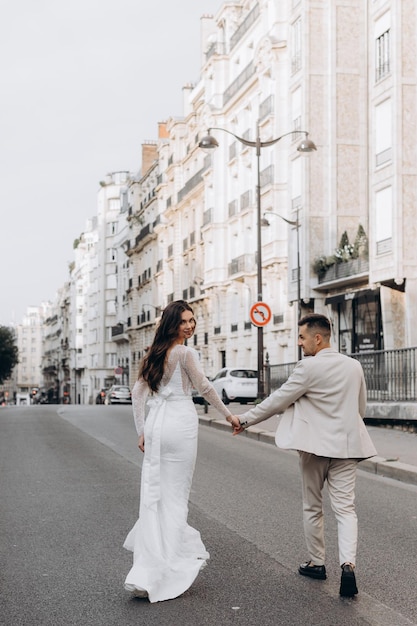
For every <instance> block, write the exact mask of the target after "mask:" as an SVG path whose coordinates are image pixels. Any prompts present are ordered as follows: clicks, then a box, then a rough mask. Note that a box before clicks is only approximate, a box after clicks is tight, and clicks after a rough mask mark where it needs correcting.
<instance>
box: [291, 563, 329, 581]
mask: <svg viewBox="0 0 417 626" xmlns="http://www.w3.org/2000/svg"><path fill="white" fill-rule="evenodd" d="M298 573H299V574H301V576H310V578H318V579H319V580H325V579H326V578H327V576H326V568H325V567H324V565H311V561H307V563H303V564H302V565H300V567H299V568H298Z"/></svg>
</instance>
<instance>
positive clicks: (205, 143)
mask: <svg viewBox="0 0 417 626" xmlns="http://www.w3.org/2000/svg"><path fill="white" fill-rule="evenodd" d="M212 130H219V131H222V132H224V133H228V134H229V135H232V137H234V138H235V139H236V140H237V141H239V142H240V143H242V144H243V145H245V146H248V147H250V148H255V149H256V161H257V183H256V209H257V292H258V294H257V298H258V302H262V237H261V226H262V217H261V149H262V148H267V147H268V146H273V145H274V144H276V143H278V142H279V141H281V139H283V138H284V137H288V136H290V135H297V134H302V135H304V138H303V140H302V141H301V143H300V144H299V145H298V146H297V150H298V152H313V151H314V150H317V148H316V146H315V144H314V143H313V142H312V141H311V139H309V138H308V132H307V131H305V130H293V131H290V132H288V133H285V134H284V135H281V136H280V137H277V138H276V139H269V140H268V141H261V138H260V129H259V122H258V123H257V127H256V140H255V141H249V140H248V139H245V138H244V137H239V136H238V135H235V134H234V133H232V132H231V131H230V130H227V129H226V128H215V127H212V128H209V129H208V131H207V135H206V136H205V137H203V138H202V139H201V141H200V142H199V144H198V145H199V147H200V148H202V149H203V150H204V151H205V152H208V153H210V151H212V150H214V149H215V148H218V146H219V143H218V141H217V139H216V138H215V137H213V136H212V135H211V134H210V133H211V131H212ZM297 233H298V229H297ZM298 271H299V270H298ZM257 356H258V393H257V397H258V399H260V400H262V398H263V397H264V395H265V391H264V390H265V376H264V338H263V326H258V355H257Z"/></svg>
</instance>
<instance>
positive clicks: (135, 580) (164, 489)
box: [124, 344, 230, 602]
mask: <svg viewBox="0 0 417 626" xmlns="http://www.w3.org/2000/svg"><path fill="white" fill-rule="evenodd" d="M193 387H195V388H196V389H198V391H199V392H200V393H201V394H202V395H203V396H204V397H205V398H206V399H207V401H208V402H210V404H212V405H213V406H214V407H215V408H216V409H217V410H218V411H219V412H220V413H221V414H222V415H224V416H225V417H227V416H229V415H230V411H229V410H228V409H227V408H226V407H225V406H224V404H223V403H222V402H221V400H220V398H219V397H218V395H217V393H216V392H215V390H214V389H213V387H212V386H211V384H210V382H209V381H208V380H207V378H206V376H205V375H204V372H203V370H202V368H201V365H200V363H199V360H198V354H197V352H196V351H195V350H194V349H193V348H189V347H187V346H184V345H181V344H180V345H177V346H175V347H174V348H173V349H172V350H171V352H170V354H169V357H168V360H167V365H166V368H165V372H164V376H163V378H162V381H161V385H160V388H159V390H158V393H156V394H150V393H149V388H148V386H147V384H146V383H145V381H144V380H142V379H139V380H138V381H137V382H136V383H135V386H134V387H133V391H132V401H133V414H134V419H135V425H136V430H137V433H138V435H139V436H140V435H141V434H142V433H144V435H145V455H144V459H143V465H142V478H141V491H140V507H139V519H138V521H137V522H136V524H135V526H134V527H133V528H132V530H131V531H130V533H129V534H128V536H127V538H126V541H125V543H124V547H125V548H126V549H127V550H131V551H132V552H133V567H132V569H131V570H130V572H129V573H128V575H127V577H126V580H125V589H127V590H128V591H131V592H132V593H133V594H134V595H137V596H141V595H142V596H144V597H148V598H149V600H150V602H159V601H161V600H169V599H171V598H176V597H177V596H179V595H181V594H182V593H184V591H186V590H187V589H188V588H189V587H190V586H191V585H192V583H193V582H194V580H195V579H196V577H197V575H198V573H199V571H200V570H201V569H202V568H203V567H204V566H205V565H206V560H207V559H208V558H209V553H208V552H207V550H206V549H205V547H204V544H203V542H202V540H201V537H200V533H199V532H198V531H197V530H195V529H194V528H192V527H191V526H189V525H188V523H187V517H188V498H189V494H190V489H191V482H192V478H193V472H194V465H195V459H196V454H197V428H198V416H197V411H196V409H195V406H194V403H193V401H192V396H191V390H192V388H193ZM146 406H147V408H148V409H149V410H148V413H147V416H146V419H145V407H146Z"/></svg>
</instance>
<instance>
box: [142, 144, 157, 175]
mask: <svg viewBox="0 0 417 626" xmlns="http://www.w3.org/2000/svg"><path fill="white" fill-rule="evenodd" d="M157 158H158V151H157V145H156V143H155V142H149V143H143V144H142V168H141V175H142V176H144V175H145V174H146V172H147V171H148V170H149V169H150V168H151V167H152V165H153V164H154V163H155V161H156V159H157Z"/></svg>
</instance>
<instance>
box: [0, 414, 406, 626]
mask: <svg viewBox="0 0 417 626" xmlns="http://www.w3.org/2000/svg"><path fill="white" fill-rule="evenodd" d="M136 442H137V438H136V434H135V431H134V427H133V420H132V417H131V407H106V406H91V407H82V406H81V407H76V406H62V407H57V406H46V407H37V406H36V407H13V408H9V409H1V410H0V470H1V482H0V503H1V504H0V506H1V508H0V532H1V534H0V559H1V565H0V581H1V596H0V602H1V606H0V608H1V613H0V623H1V624H4V625H5V626H6V625H7V626H21V625H22V626H23V625H24V626H32V625H33V626H69V625H71V626H72V625H77V626H78V625H79V626H81V625H82V626H125V625H126V626H130V625H135V626H137V625H138V624H140V625H142V626H165V625H169V626H180V625H183V626H197V625H198V626H199V625H209V626H220V625H221V626H223V625H225V626H227V625H229V624H239V625H244V626H249V625H250V626H255V625H256V626H281V625H282V626H297V625H303V626H304V625H309V626H314V625H319V624H320V625H321V626H335V625H336V624H345V623H346V624H350V625H352V626H356V625H358V626H359V625H361V626H365V625H369V626H403V625H404V626H405V625H406V624H417V599H416V598H417V594H416V585H417V568H416V558H417V487H415V486H412V485H407V484H404V483H399V482H398V481H394V480H390V479H386V478H381V477H378V476H373V475H371V474H369V473H366V472H358V485H357V505H358V514H359V524H360V526H359V527H360V543H359V559H358V566H357V579H358V586H359V596H358V597H357V598H355V599H353V600H351V599H341V598H340V597H339V595H338V585H339V577H340V570H339V567H338V563H337V549H336V529H335V523H334V520H333V517H332V514H331V511H329V510H328V505H327V503H326V506H327V518H326V520H327V525H326V540H327V563H326V565H327V570H328V575H329V577H328V579H327V580H326V581H314V580H309V579H305V578H303V577H301V576H299V575H298V574H297V566H298V564H299V563H300V562H302V561H303V560H305V557H306V553H305V547H304V538H303V531H302V520H301V500H300V480H299V474H298V465H297V459H296V456H295V455H294V454H292V453H288V452H285V451H279V450H277V449H276V448H275V447H274V446H271V445H268V444H264V443H260V442H256V441H253V440H250V439H247V438H243V437H231V436H229V435H227V434H226V433H224V432H223V431H220V430H216V429H213V428H208V427H204V426H202V427H200V441H199V454H198V461H197V467H196V472H195V477H194V482H193V490H192V494H191V501H190V516H189V519H190V523H191V524H192V525H193V526H195V527H196V528H198V529H199V530H200V532H201V534H202V537H203V540H204V542H205V544H206V547H207V549H208V550H209V552H210V554H211V560H210V562H209V565H208V567H206V568H205V569H204V570H203V572H201V574H200V576H199V577H198V578H197V580H196V582H195V583H194V585H193V586H192V587H191V589H190V590H188V591H187V592H186V593H185V594H184V595H183V596H181V597H180V598H177V599H176V600H171V601H167V602H162V603H156V604H150V603H149V602H148V601H147V600H140V599H132V598H130V595H129V594H128V593H127V592H125V591H124V589H123V581H124V577H125V576H126V573H127V571H128V570H129V569H130V565H131V554H130V553H128V552H126V551H124V550H123V548H122V544H123V541H124V538H125V536H126V534H127V532H128V531H129V530H130V527H131V526H132V525H133V523H134V522H135V520H136V516H137V510H138V493H139V475H140V464H141V453H140V452H139V451H138V450H137V447H136Z"/></svg>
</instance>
